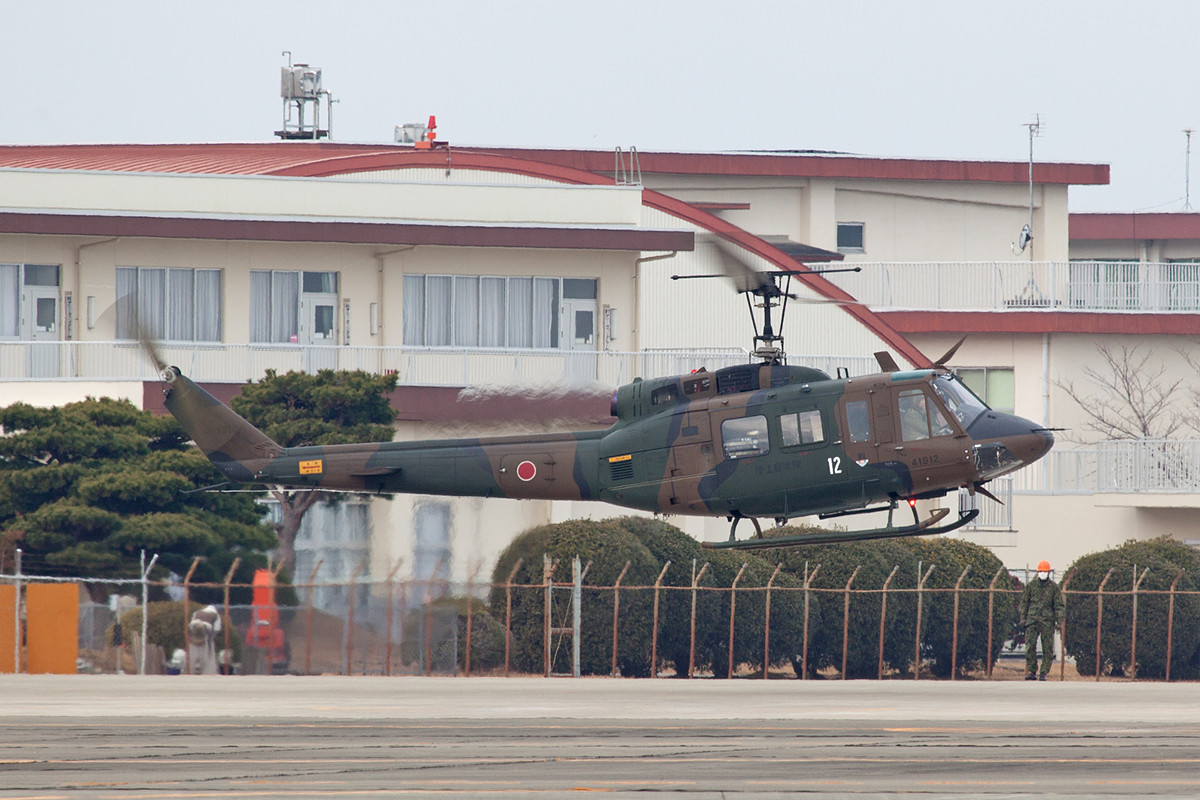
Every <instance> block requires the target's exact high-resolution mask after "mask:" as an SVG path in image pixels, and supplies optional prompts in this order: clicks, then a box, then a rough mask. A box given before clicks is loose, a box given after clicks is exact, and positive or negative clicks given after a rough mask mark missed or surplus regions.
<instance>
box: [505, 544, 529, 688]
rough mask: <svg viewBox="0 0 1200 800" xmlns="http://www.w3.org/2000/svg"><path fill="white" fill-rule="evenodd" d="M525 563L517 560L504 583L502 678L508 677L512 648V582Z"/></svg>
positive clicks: (520, 559) (521, 559) (519, 559)
mask: <svg viewBox="0 0 1200 800" xmlns="http://www.w3.org/2000/svg"><path fill="white" fill-rule="evenodd" d="M524 561H525V559H523V558H518V559H517V563H515V564H513V568H512V571H511V572H509V573H508V580H506V581H505V582H504V677H506V678H507V677H508V656H509V652H510V650H511V647H512V582H513V578H515V577H517V570H519V569H520V568H521V564H522V563H523V562H524Z"/></svg>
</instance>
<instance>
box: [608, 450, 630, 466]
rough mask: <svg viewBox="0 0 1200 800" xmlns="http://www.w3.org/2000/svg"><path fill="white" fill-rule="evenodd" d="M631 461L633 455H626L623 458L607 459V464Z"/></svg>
mask: <svg viewBox="0 0 1200 800" xmlns="http://www.w3.org/2000/svg"><path fill="white" fill-rule="evenodd" d="M632 460H633V454H632V453H626V454H625V455H623V456H613V457H612V458H610V459H608V463H610V464H615V463H617V462H618V461H632Z"/></svg>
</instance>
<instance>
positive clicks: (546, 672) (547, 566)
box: [542, 553, 557, 678]
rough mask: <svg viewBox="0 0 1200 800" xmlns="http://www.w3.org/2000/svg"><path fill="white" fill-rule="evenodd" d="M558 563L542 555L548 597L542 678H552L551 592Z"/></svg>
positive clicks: (543, 635)
mask: <svg viewBox="0 0 1200 800" xmlns="http://www.w3.org/2000/svg"><path fill="white" fill-rule="evenodd" d="M556 563H557V562H554V561H551V560H550V554H549V553H542V584H543V585H544V591H545V595H546V597H545V605H544V607H543V611H542V669H543V676H542V677H545V678H549V677H550V605H551V603H550V590H551V581H552V578H553V575H554V567H555V564H556Z"/></svg>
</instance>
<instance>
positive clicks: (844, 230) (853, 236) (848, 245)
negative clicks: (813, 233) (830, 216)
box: [826, 222, 866, 253]
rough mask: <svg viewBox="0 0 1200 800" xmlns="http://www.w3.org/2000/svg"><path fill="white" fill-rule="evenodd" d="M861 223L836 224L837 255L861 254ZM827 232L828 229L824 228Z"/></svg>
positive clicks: (862, 248) (862, 249)
mask: <svg viewBox="0 0 1200 800" xmlns="http://www.w3.org/2000/svg"><path fill="white" fill-rule="evenodd" d="M864 228H865V225H864V224H863V223H861V222H839V223H838V224H837V249H838V252H839V253H861V252H863V251H864V250H865V249H866V248H865V247H864V246H863V241H864V239H863V229H864ZM826 230H828V228H826Z"/></svg>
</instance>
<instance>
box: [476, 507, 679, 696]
mask: <svg viewBox="0 0 1200 800" xmlns="http://www.w3.org/2000/svg"><path fill="white" fill-rule="evenodd" d="M543 554H546V555H549V556H550V557H551V559H552V560H553V561H554V562H555V563H556V566H555V567H554V572H553V577H554V582H555V583H570V581H571V561H572V559H573V558H574V557H575V556H578V557H579V559H580V561H581V566H584V565H586V564H587V563H588V562H589V561H590V562H591V567H590V568H588V572H587V575H586V577H585V578H584V580H583V584H584V586H585V588H584V589H583V597H582V603H581V605H580V608H581V614H582V621H581V626H582V631H581V639H580V671H581V672H582V673H583V674H585V675H607V674H609V673H610V672H611V669H612V644H613V642H612V638H613V637H612V618H613V590H612V589H606V588H594V589H592V588H586V587H588V586H595V587H611V586H612V585H613V584H614V583H616V580H617V576H618V575H619V574H620V573H621V570H622V569H623V568H624V567H625V563H626V561H628V562H629V565H630V566H629V570H628V572H627V573H626V575H625V578H624V580H623V581H622V583H623V585H630V586H645V585H649V584H653V583H654V579H655V578H656V577H658V569H657V568H656V563H657V562H656V561H655V559H654V556H652V555H651V554H650V551H648V550H647V549H646V548H645V546H643V545H642V544H641V542H639V541H638V540H637V538H636V537H635V536H633V534H631V533H629V532H628V531H627V530H625V529H624V528H622V527H620V526H619V525H616V524H615V523H613V522H610V521H602V522H596V521H592V520H568V521H566V522H561V523H558V524H554V525H543V526H540V527H537V528H533V529H532V530H529V531H526V532H525V533H523V534H521V535H520V536H518V537H517V538H516V539H515V540H513V542H512V544H510V545H509V546H508V547H507V548H505V550H504V552H503V553H501V554H500V558H499V560H498V561H497V562H496V567H495V571H494V572H493V574H492V583H493V588H492V592H491V595H490V596H489V605H490V607H491V609H492V614H493V616H494V617H495V618H496V619H497V620H503V619H504V618H505V614H506V609H507V606H506V592H505V587H504V586H503V583H504V581H505V580H507V578H508V575H509V573H510V572H511V571H512V568H513V565H514V564H516V563H517V559H521V560H522V562H521V567H520V569H519V570H518V571H517V573H516V575H515V576H514V578H513V583H514V584H522V586H521V587H520V588H514V589H513V590H512V593H511V598H512V649H511V650H512V652H511V661H510V666H511V667H512V669H515V670H517V671H520V672H534V673H540V672H542V671H543V669H544V666H545V657H544V654H543V643H544V619H545V614H544V609H545V590H544V589H543V588H542V586H541V584H542V581H543V571H544V570H543V563H542V556H543ZM528 584H534V585H533V586H530V587H528V588H526V586H525V585H528ZM552 600H553V605H552V613H551V620H552V621H551V625H552V626H553V627H569V626H570V625H571V610H570V609H571V590H570V589H569V588H561V589H557V588H556V589H555V590H554V591H553V595H552ZM620 612H621V613H620V620H619V625H618V639H619V648H618V652H617V668H618V670H620V672H621V674H622V675H625V676H645V675H649V674H650V635H651V624H652V621H651V613H652V597H651V596H650V593H649V592H645V591H642V592H633V591H628V592H622V593H621V609H620ZM571 649H572V648H571V644H570V638H569V637H566V636H553V637H552V639H551V642H550V650H551V659H552V663H551V671H553V672H562V673H566V672H570V671H571V655H572V654H571Z"/></svg>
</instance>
